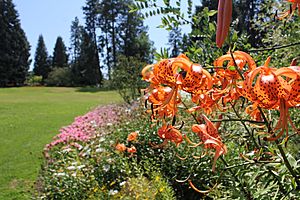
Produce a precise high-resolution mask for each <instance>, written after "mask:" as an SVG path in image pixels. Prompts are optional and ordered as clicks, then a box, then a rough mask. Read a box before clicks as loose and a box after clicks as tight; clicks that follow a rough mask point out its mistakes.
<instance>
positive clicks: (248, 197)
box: [220, 157, 253, 200]
mask: <svg viewBox="0 0 300 200" xmlns="http://www.w3.org/2000/svg"><path fill="white" fill-rule="evenodd" d="M220 159H221V160H222V162H223V163H224V165H225V166H226V168H227V167H229V166H228V164H227V162H226V161H225V160H224V158H223V157H220ZM227 169H228V171H229V172H230V174H231V175H232V177H233V178H234V180H235V181H236V182H238V183H239V184H240V186H241V189H242V191H243V193H244V194H245V197H246V198H247V199H248V200H252V199H253V197H252V195H251V193H250V191H248V190H247V186H246V184H245V183H244V182H241V181H240V179H238V177H237V176H236V174H234V173H233V171H232V170H231V168H227Z"/></svg>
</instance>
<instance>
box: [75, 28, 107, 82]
mask: <svg viewBox="0 0 300 200" xmlns="http://www.w3.org/2000/svg"><path fill="white" fill-rule="evenodd" d="M82 31H83V32H82V41H81V45H80V53H79V57H78V62H76V63H74V65H73V66H72V72H73V76H74V81H75V83H76V84H77V85H101V84H102V79H103V76H102V73H101V71H100V66H99V62H98V57H97V55H96V54H95V52H97V48H96V46H95V43H94V42H93V39H92V38H91V36H90V35H89V34H88V32H87V31H85V30H82Z"/></svg>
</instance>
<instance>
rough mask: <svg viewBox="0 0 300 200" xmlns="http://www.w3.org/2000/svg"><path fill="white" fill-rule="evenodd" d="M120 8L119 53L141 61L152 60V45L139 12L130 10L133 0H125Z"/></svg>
mask: <svg viewBox="0 0 300 200" xmlns="http://www.w3.org/2000/svg"><path fill="white" fill-rule="evenodd" d="M123 2H124V4H123V5H122V6H123V8H122V9H120V15H121V17H120V18H119V22H118V23H119V25H118V27H119V31H118V37H119V41H120V42H118V54H123V55H124V56H126V57H130V56H132V57H136V58H137V59H138V60H140V61H141V62H151V54H152V53H153V48H152V45H153V43H152V42H151V41H150V39H149V36H148V34H147V29H148V27H146V26H144V23H143V20H142V16H141V14H140V13H139V12H130V5H132V4H133V2H132V0H125V1H123Z"/></svg>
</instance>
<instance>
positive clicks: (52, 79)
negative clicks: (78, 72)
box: [45, 67, 72, 86]
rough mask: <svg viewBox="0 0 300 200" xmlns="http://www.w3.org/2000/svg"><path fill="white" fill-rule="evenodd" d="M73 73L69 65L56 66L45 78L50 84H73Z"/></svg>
mask: <svg viewBox="0 0 300 200" xmlns="http://www.w3.org/2000/svg"><path fill="white" fill-rule="evenodd" d="M71 77H72V73H71V70H70V69H69V68H67V67H64V68H54V69H53V70H52V71H51V72H50V73H49V75H48V78H47V79H46V80H45V83H46V84H47V85H48V86H72V78H71Z"/></svg>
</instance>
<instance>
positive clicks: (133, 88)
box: [111, 55, 146, 103]
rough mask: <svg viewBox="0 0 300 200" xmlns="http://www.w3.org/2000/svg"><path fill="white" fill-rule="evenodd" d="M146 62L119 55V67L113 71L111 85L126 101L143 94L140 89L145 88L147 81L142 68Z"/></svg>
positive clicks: (128, 101)
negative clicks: (143, 79) (142, 73)
mask: <svg viewBox="0 0 300 200" xmlns="http://www.w3.org/2000/svg"><path fill="white" fill-rule="evenodd" d="M145 65H146V63H144V62H141V61H140V60H139V59H138V58H136V57H131V56H130V57H125V56H123V55H120V56H119V57H118V64H117V68H116V69H114V71H113V73H112V80H111V86H112V88H115V89H117V90H118V92H119V94H120V95H121V96H122V98H123V99H124V101H125V102H127V103H130V102H131V101H132V100H134V99H136V98H137V97H139V96H141V94H140V90H141V89H142V88H145V83H144V81H142V79H141V75H140V74H141V70H142V68H143V67H144V66H145Z"/></svg>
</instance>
